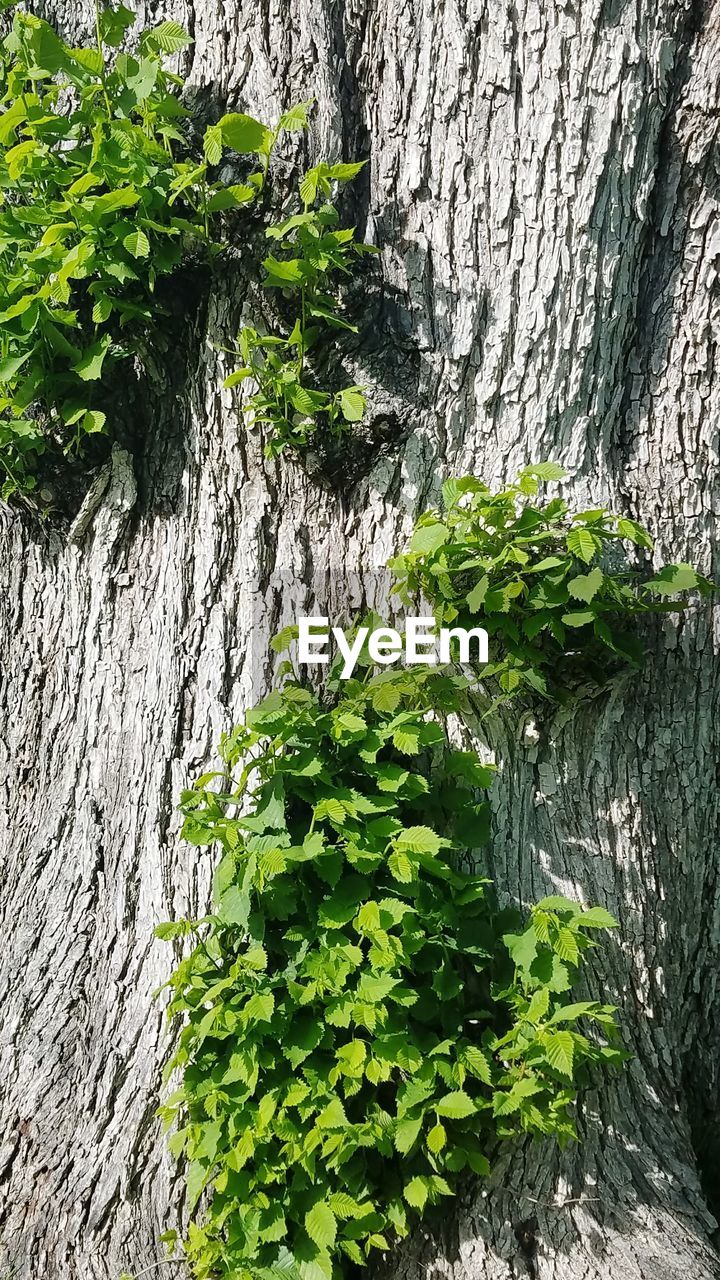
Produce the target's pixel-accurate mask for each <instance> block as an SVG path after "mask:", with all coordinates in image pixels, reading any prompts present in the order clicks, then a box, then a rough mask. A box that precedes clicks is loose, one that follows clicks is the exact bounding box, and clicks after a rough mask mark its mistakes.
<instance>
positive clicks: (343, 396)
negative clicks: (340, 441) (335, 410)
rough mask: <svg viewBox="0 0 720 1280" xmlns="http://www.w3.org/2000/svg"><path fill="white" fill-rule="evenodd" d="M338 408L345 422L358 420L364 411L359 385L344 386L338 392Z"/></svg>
mask: <svg viewBox="0 0 720 1280" xmlns="http://www.w3.org/2000/svg"><path fill="white" fill-rule="evenodd" d="M338 402H339V404H340V410H341V412H342V415H343V417H344V419H345V421H346V422H360V421H361V420H362V417H363V414H364V413H365V397H364V395H363V394H362V392H361V391H360V389H359V387H346V388H345V390H344V391H340V392H339V393H338Z"/></svg>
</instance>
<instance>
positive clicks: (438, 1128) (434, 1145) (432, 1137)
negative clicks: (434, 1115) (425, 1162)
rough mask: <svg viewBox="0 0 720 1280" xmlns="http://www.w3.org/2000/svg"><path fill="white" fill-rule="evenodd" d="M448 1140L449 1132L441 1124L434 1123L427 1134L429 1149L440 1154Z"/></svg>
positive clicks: (435, 1153)
mask: <svg viewBox="0 0 720 1280" xmlns="http://www.w3.org/2000/svg"><path fill="white" fill-rule="evenodd" d="M446 1142H447V1133H446V1132H445V1129H444V1128H443V1126H442V1125H441V1124H436V1125H433V1127H432V1129H431V1130H430V1132H429V1133H428V1136H427V1145H428V1150H429V1151H432V1153H433V1155H439V1153H440V1152H441V1151H442V1149H443V1147H444V1146H445V1144H446Z"/></svg>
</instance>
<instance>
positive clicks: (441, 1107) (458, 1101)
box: [435, 1089, 477, 1120]
mask: <svg viewBox="0 0 720 1280" xmlns="http://www.w3.org/2000/svg"><path fill="white" fill-rule="evenodd" d="M435 1110H436V1112H437V1114H438V1115H439V1116H445V1117H446V1118H447V1119H448V1120H465V1119H466V1118H467V1116H473V1115H475V1112H476V1110H477V1108H476V1106H475V1103H474V1102H473V1100H472V1098H470V1097H469V1096H468V1094H467V1093H465V1092H464V1091H463V1090H462V1089H457V1090H456V1091H455V1092H454V1093H447V1094H446V1095H445V1097H444V1098H441V1099H440V1101H439V1102H438V1103H436V1104H435Z"/></svg>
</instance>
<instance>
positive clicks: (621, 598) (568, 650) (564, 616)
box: [390, 462, 713, 706]
mask: <svg viewBox="0 0 720 1280" xmlns="http://www.w3.org/2000/svg"><path fill="white" fill-rule="evenodd" d="M565 474H566V473H565V471H564V470H563V468H562V467H560V466H558V465H557V464H556V463H553V462H543V463H539V464H537V465H535V466H528V467H526V468H525V469H524V470H523V471H522V473H521V475H520V477H519V479H518V481H517V483H516V484H513V485H510V486H508V487H507V488H505V489H503V490H501V491H500V492H493V491H492V490H491V489H490V488H489V487H488V486H487V485H486V484H484V483H483V482H482V481H481V480H479V479H477V478H476V477H474V476H464V477H462V478H460V479H451V480H448V481H447V482H446V483H445V484H444V485H443V490H442V495H443V508H442V510H440V511H438V510H431V511H428V512H426V513H424V514H423V515H422V516H421V517H420V519H419V520H418V521H417V524H416V527H415V531H414V533H413V535H412V538H411V540H410V544H409V546H408V549H407V550H406V551H405V552H404V553H403V554H402V555H399V556H397V557H395V558H394V559H393V560H391V561H390V568H391V569H392V571H393V573H394V575H395V578H396V585H395V588H394V589H395V591H396V592H397V593H398V595H399V596H400V598H401V599H402V600H403V601H404V602H405V603H406V604H409V603H411V602H412V600H413V599H414V598H416V597H417V596H419V595H421V596H422V597H424V598H425V599H426V600H427V601H428V602H429V603H430V605H431V607H432V609H433V612H434V615H435V618H436V621H437V624H438V626H450V625H452V624H457V625H459V626H465V627H468V626H477V625H478V624H481V625H482V626H483V627H484V628H485V629H486V631H487V632H488V635H489V636H490V643H491V659H492V661H491V663H490V665H489V666H487V667H485V668H484V669H483V680H488V681H490V682H493V681H494V682H495V687H496V688H497V689H498V696H497V697H496V698H495V699H494V701H493V704H492V705H493V706H497V705H498V704H499V703H501V702H503V701H506V700H507V699H509V698H511V697H513V696H516V695H517V694H519V693H522V692H526V693H527V692H535V693H540V694H542V695H545V696H552V697H555V698H562V697H563V696H564V694H565V693H566V691H568V690H569V689H571V688H572V686H573V684H574V683H579V682H580V681H583V680H587V679H588V678H591V679H594V680H596V681H599V682H602V680H603V679H605V678H606V677H607V674H608V672H609V671H610V672H612V670H613V668H614V667H616V666H620V665H625V664H627V663H631V664H634V665H637V664H638V662H639V660H640V658H641V656H642V647H641V645H640V643H639V641H638V639H637V637H636V636H634V635H632V633H630V632H628V630H626V627H627V624H628V623H629V622H630V621H631V620H634V619H635V618H636V617H637V616H638V615H639V614H647V613H652V612H658V611H666V610H669V609H670V610H675V609H682V608H683V607H685V603H686V599H685V598H686V596H687V593H688V592H697V593H699V594H700V595H707V594H708V593H709V592H711V591H712V590H713V584H712V583H711V582H709V581H708V579H706V578H704V577H702V575H700V574H699V573H697V572H696V570H695V569H693V568H692V567H691V566H690V565H687V564H675V565H667V566H665V567H664V568H662V569H661V570H660V571H659V572H658V573H655V574H652V575H646V574H643V572H642V571H641V570H640V569H636V568H633V569H628V568H627V567H626V566H625V564H624V555H623V544H624V543H631V544H634V545H635V546H636V547H638V548H641V549H645V550H648V551H650V550H651V549H652V545H653V544H652V539H651V538H650V536H649V534H648V533H647V532H646V531H645V530H644V529H643V528H642V527H641V526H640V525H639V524H637V523H636V522H635V521H634V520H630V519H627V518H625V517H621V516H617V515H614V514H613V513H612V512H610V511H608V510H606V509H605V508H596V509H593V510H588V511H579V512H571V511H569V509H568V505H567V503H566V502H565V501H564V500H563V499H562V498H552V499H551V500H549V501H547V500H543V499H542V498H540V497H539V487H540V484H541V483H544V482H548V481H554V480H560V479H562V478H563V477H564V476H565ZM616 566H617V567H616Z"/></svg>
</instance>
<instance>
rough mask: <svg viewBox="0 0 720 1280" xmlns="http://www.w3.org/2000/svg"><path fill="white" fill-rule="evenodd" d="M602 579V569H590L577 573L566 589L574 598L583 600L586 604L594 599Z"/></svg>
mask: <svg viewBox="0 0 720 1280" xmlns="http://www.w3.org/2000/svg"><path fill="white" fill-rule="evenodd" d="M603 581H604V575H603V572H602V569H598V568H595V569H591V570H590V572H589V573H585V574H583V573H581V574H578V576H577V577H576V578H571V579H570V581H569V582H568V584H567V587H568V591H569V592H570V595H571V596H574V598H575V599H576V600H584V601H585V602H586V603H587V604H589V603H590V601H591V600H594V598H595V596H596V595H597V593H598V591H599V590H600V588H601V586H602V584H603Z"/></svg>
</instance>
